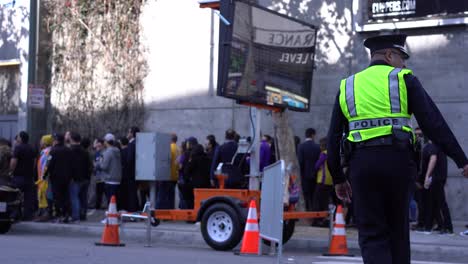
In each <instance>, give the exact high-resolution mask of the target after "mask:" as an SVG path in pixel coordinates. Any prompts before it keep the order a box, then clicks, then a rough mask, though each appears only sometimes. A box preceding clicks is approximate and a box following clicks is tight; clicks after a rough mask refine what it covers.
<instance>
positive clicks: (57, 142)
mask: <svg viewBox="0 0 468 264" xmlns="http://www.w3.org/2000/svg"><path fill="white" fill-rule="evenodd" d="M53 137H54V146H53V147H52V149H51V150H50V153H49V165H48V167H47V173H48V174H49V176H50V183H51V184H52V195H53V197H54V204H55V214H56V215H55V216H56V217H57V221H58V222H64V223H67V222H68V217H69V214H70V212H69V208H70V196H69V186H70V181H71V177H72V168H73V167H72V163H73V162H72V155H73V154H72V153H71V150H70V149H69V148H67V147H66V146H65V137H64V136H63V134H57V133H55V134H54V135H53Z"/></svg>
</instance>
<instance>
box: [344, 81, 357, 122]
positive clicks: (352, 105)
mask: <svg viewBox="0 0 468 264" xmlns="http://www.w3.org/2000/svg"><path fill="white" fill-rule="evenodd" d="M345 85H346V105H347V106H348V112H349V115H350V116H351V117H356V116H357V113H356V101H355V100H354V75H351V76H349V77H348V78H347V79H346V84H345Z"/></svg>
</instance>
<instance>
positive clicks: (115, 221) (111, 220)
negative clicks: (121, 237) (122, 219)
mask: <svg viewBox="0 0 468 264" xmlns="http://www.w3.org/2000/svg"><path fill="white" fill-rule="evenodd" d="M107 224H108V225H118V224H119V220H118V219H117V218H115V217H108V218H107Z"/></svg>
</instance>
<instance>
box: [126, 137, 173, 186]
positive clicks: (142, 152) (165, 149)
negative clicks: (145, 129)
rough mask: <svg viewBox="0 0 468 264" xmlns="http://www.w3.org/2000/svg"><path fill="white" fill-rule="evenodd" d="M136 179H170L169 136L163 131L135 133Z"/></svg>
mask: <svg viewBox="0 0 468 264" xmlns="http://www.w3.org/2000/svg"><path fill="white" fill-rule="evenodd" d="M135 174H136V175H135V176H136V180H137V181H168V180H170V179H171V136H170V135H169V134H164V133H157V132H156V133H137V136H136V171H135Z"/></svg>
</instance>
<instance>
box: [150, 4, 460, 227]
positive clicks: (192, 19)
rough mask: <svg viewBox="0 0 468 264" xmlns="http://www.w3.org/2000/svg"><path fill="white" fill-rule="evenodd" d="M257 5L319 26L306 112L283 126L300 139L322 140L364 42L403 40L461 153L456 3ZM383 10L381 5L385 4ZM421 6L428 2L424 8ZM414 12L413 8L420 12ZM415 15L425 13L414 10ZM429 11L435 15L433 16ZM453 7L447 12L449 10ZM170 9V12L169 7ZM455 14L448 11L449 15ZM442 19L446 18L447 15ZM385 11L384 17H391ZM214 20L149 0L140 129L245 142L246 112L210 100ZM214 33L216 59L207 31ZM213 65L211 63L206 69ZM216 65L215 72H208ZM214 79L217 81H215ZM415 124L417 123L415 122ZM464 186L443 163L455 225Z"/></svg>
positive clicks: (193, 7) (266, 127)
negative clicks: (385, 37) (308, 135)
mask: <svg viewBox="0 0 468 264" xmlns="http://www.w3.org/2000/svg"><path fill="white" fill-rule="evenodd" d="M258 2H259V4H260V5H262V6H265V7H268V8H271V9H273V10H276V11H279V12H281V13H284V14H287V15H289V16H292V17H295V18H298V19H301V20H304V21H306V22H308V23H312V24H314V25H316V26H317V27H319V31H318V35H317V46H316V55H315V61H316V62H315V71H314V79H313V88H312V95H311V110H310V112H308V113H299V112H294V113H291V115H290V124H291V126H292V128H293V130H294V132H295V134H296V135H298V136H300V137H301V138H302V139H303V138H304V131H305V129H306V128H307V127H314V128H316V129H317V131H318V137H323V136H325V135H326V133H327V130H328V124H329V121H330V117H331V110H332V106H333V103H334V100H335V97H336V95H337V92H338V89H339V82H340V80H341V79H343V78H346V77H347V76H349V75H350V74H353V73H355V72H358V71H360V70H362V69H364V68H365V67H367V65H368V63H369V59H370V55H369V53H368V51H367V50H366V49H365V48H364V46H363V45H362V43H363V41H364V39H365V38H367V37H369V36H374V35H378V34H382V33H389V32H400V33H405V34H407V35H408V39H407V48H408V49H409V51H410V53H411V59H410V60H409V61H408V67H409V68H410V69H412V70H413V71H414V74H415V75H416V76H417V77H418V78H419V79H420V80H421V82H422V84H423V86H424V87H425V89H426V90H427V92H428V93H429V94H430V96H431V97H432V98H433V100H434V101H435V103H436V104H437V106H438V107H439V109H440V111H441V112H442V114H443V115H444V117H445V118H446V120H447V122H448V124H449V126H450V127H451V129H452V130H453V132H454V133H455V135H456V137H457V138H458V140H459V142H460V144H461V145H462V148H463V149H464V150H465V151H466V152H468V134H467V133H466V132H465V131H466V130H467V128H468V92H467V91H466V83H468V82H467V81H468V80H467V78H468V75H467V74H466V69H467V68H468V55H467V54H466V53H465V52H463V51H464V50H465V49H466V48H468V28H467V22H468V19H467V18H466V17H465V16H464V15H462V14H455V13H457V10H456V7H457V6H456V1H447V5H448V8H449V11H450V10H452V11H451V12H452V13H454V14H452V15H450V12H448V13H449V14H448V16H445V17H440V16H437V14H436V15H430V14H431V10H433V13H437V12H442V11H440V10H441V9H440V7H438V8H439V9H434V8H436V7H434V6H431V5H428V4H427V3H428V2H431V1H424V2H423V1H368V0H342V1H328V0H317V1H315V0H312V1H310V0H304V1H293V0H290V1H276V0H260V1H258ZM382 3H384V6H382ZM424 3H426V4H427V5H424ZM418 7H419V9H418ZM421 8H423V9H422V11H421ZM431 8H432V9H431ZM450 8H451V9H450ZM176 9H177V12H174V10H176ZM453 10H455V11H453ZM446 13H447V12H446ZM389 14H390V15H389ZM429 18H432V19H429ZM219 23H220V22H219V18H218V17H217V16H215V17H214V22H213V26H212V22H211V11H210V10H205V9H199V8H198V6H197V4H196V3H195V2H190V1H188V2H184V3H177V4H176V3H173V1H170V0H159V1H155V2H151V1H150V2H148V3H147V5H146V6H145V10H144V12H143V17H142V25H143V27H144V34H143V38H144V40H143V43H144V44H145V45H146V46H147V47H148V56H147V59H148V63H149V68H150V72H149V75H148V76H147V78H146V81H145V100H146V110H147V113H148V115H147V118H146V122H145V129H146V130H157V131H162V132H175V133H177V134H178V135H179V138H182V139H183V138H187V137H189V136H195V137H197V138H198V139H199V140H202V141H203V140H204V138H205V137H206V135H208V134H215V135H216V137H217V138H218V141H221V142H222V141H223V133H224V131H225V130H226V129H227V128H234V129H235V130H237V131H238V132H239V134H241V135H242V136H248V135H250V121H249V114H248V108H246V107H244V106H240V105H237V104H236V103H235V102H234V101H232V100H229V99H225V98H220V97H217V96H216V95H215V94H216V92H215V87H216V76H217V71H216V68H217V49H218V43H217V35H218V33H217V30H218V26H219ZM212 27H213V31H214V34H213V36H214V40H213V43H214V54H213V55H211V54H212V53H211V52H210V51H211V48H212V45H213V44H211V41H210V40H211V37H210V36H211V33H210V32H211V30H212ZM212 62H213V64H211V63H212ZM210 66H214V67H213V71H212V73H211V74H212V75H211V74H210V72H211V70H210V69H211V68H210ZM211 76H214V78H213V81H211V80H212V78H211ZM272 123H273V122H272V120H271V115H270V114H269V113H268V112H266V111H263V112H262V132H263V133H266V134H271V135H274V127H273V125H272ZM413 126H417V122H416V120H415V121H414V123H413ZM467 187H468V182H467V181H466V180H465V179H463V178H462V177H461V176H460V172H459V170H458V169H457V168H456V166H455V164H454V163H453V162H450V163H449V180H448V184H447V189H446V190H447V195H448V201H449V205H450V208H451V209H452V214H453V216H454V218H455V219H460V220H461V219H468V206H466V205H465V203H464V202H463V201H465V200H466V199H468V194H467V193H466V192H464V191H463V190H465V189H466V188H467Z"/></svg>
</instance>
